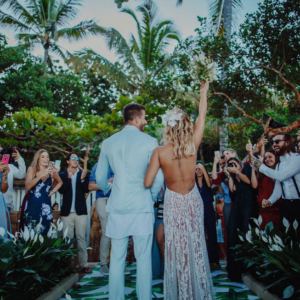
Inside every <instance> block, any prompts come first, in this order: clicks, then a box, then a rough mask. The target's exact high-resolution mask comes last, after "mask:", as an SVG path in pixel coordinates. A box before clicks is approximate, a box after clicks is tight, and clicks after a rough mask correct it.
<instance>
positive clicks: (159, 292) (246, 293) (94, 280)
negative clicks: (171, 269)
mask: <svg viewBox="0 0 300 300" xmlns="http://www.w3.org/2000/svg"><path fill="white" fill-rule="evenodd" d="M221 266H222V268H221V269H218V270H217V269H215V270H212V271H211V275H212V278H213V283H214V287H215V292H216V299H224V300H235V299H236V300H238V299H240V300H256V299H259V297H257V296H256V295H254V294H253V293H252V292H251V291H250V290H249V289H248V288H247V287H246V286H245V285H244V284H241V283H235V282H231V281H230V280H229V279H228V278H227V272H226V269H225V263H221ZM126 268H128V269H131V274H130V275H128V276H126V277H125V294H126V296H125V299H128V300H129V299H130V300H134V299H137V297H136V292H135V284H136V283H135V277H136V265H135V264H132V265H129V266H127V267H126ZM78 285H81V287H80V288H78V289H76V290H71V291H69V294H70V296H71V297H72V299H82V300H96V299H108V276H103V275H102V274H101V273H100V271H99V264H97V265H96V266H95V268H94V269H93V272H92V273H90V274H87V275H85V276H84V277H83V278H82V279H81V280H80V281H79V282H78ZM152 286H153V287H152V295H153V296H152V298H153V299H163V298H164V297H163V280H162V279H161V278H158V277H153V280H152ZM62 299H65V298H61V300H62Z"/></svg>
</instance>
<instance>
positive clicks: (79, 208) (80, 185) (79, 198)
mask: <svg viewBox="0 0 300 300" xmlns="http://www.w3.org/2000/svg"><path fill="white" fill-rule="evenodd" d="M81 174H82V171H78V173H77V178H76V195H75V210H76V214H77V215H79V216H80V215H87V208H86V200H85V193H88V192H89V188H88V187H89V174H86V176H85V178H84V181H83V182H81V180H80V177H81ZM59 176H60V178H61V180H62V182H63V185H62V186H61V188H60V189H59V190H58V191H59V193H60V194H62V195H63V204H62V206H61V211H60V215H61V216H62V217H67V216H68V215H69V214H70V210H71V205H72V196H73V191H72V180H71V178H68V171H67V170H66V171H64V172H61V173H59Z"/></svg>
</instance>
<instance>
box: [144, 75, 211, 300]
mask: <svg viewBox="0 0 300 300" xmlns="http://www.w3.org/2000/svg"><path fill="white" fill-rule="evenodd" d="M208 87H209V82H208V81H206V82H201V90H200V91H201V92H200V93H201V102H200V106H199V116H198V119H197V121H196V125H195V128H193V124H192V122H191V120H190V117H189V116H188V115H187V114H186V113H185V112H184V111H182V110H180V109H178V108H175V109H173V110H171V111H169V112H168V113H167V115H166V117H165V118H164V121H165V129H164V140H165V141H166V142H167V144H166V145H165V146H163V147H158V148H156V149H155V150H154V152H153V154H152V156H151V160H150V163H149V167H148V170H147V173H146V177H145V181H144V184H145V186H146V187H151V185H152V183H153V180H154V178H155V175H156V173H157V172H158V170H159V168H160V167H161V168H162V171H163V173H164V177H165V181H166V185H167V189H166V193H165V206H164V223H165V240H166V241H165V274H164V299H165V300H177V299H178V300H179V299H180V300H192V299H193V300H200V299H201V300H211V299H215V296H214V292H213V284H212V279H211V275H210V268H209V262H208V256H207V250H206V243H205V235H204V222H203V219H204V217H203V202H202V200H201V196H200V194H199V191H198V189H197V186H196V185H195V168H196V159H197V149H198V147H199V145H200V143H201V140H202V136H203V131H204V125H205V116H206V110H207V97H206V92H207V90H208Z"/></svg>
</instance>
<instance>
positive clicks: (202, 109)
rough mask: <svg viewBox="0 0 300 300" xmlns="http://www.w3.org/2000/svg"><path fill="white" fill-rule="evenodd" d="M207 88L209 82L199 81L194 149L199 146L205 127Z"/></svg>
mask: <svg viewBox="0 0 300 300" xmlns="http://www.w3.org/2000/svg"><path fill="white" fill-rule="evenodd" d="M208 88H209V81H208V79H206V82H204V81H201V89H200V105H199V115H198V118H197V120H196V125H195V129H194V137H195V146H196V149H198V147H199V146H200V143H201V140H202V137H203V131H204V126H205V117H206V111H207V96H206V93H207V91H208Z"/></svg>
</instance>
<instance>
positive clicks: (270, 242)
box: [269, 236, 273, 245]
mask: <svg viewBox="0 0 300 300" xmlns="http://www.w3.org/2000/svg"><path fill="white" fill-rule="evenodd" d="M269 244H270V245H272V244H273V242H272V239H271V237H270V236H269Z"/></svg>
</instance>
